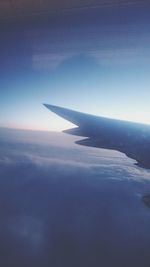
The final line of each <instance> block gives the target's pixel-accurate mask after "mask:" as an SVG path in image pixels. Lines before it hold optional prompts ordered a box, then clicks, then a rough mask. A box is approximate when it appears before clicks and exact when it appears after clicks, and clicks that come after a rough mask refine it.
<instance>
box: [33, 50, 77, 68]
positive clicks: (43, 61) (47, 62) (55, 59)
mask: <svg viewBox="0 0 150 267" xmlns="http://www.w3.org/2000/svg"><path fill="white" fill-rule="evenodd" d="M72 56H73V55H72V54H71V53H48V54H34V55H33V57H32V67H33V69H34V70H53V69H56V68H57V67H58V66H59V65H60V64H61V63H63V62H64V61H66V60H67V59H69V58H70V57H72Z"/></svg>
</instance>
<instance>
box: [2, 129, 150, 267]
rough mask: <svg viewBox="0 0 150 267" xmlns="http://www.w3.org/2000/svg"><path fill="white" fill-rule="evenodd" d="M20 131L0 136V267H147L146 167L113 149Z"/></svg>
mask: <svg viewBox="0 0 150 267" xmlns="http://www.w3.org/2000/svg"><path fill="white" fill-rule="evenodd" d="M26 135H28V137H29V135H30V133H29V132H28V134H27V132H26ZM31 135H32V136H33V135H34V133H33V132H32V133H31ZM40 135H41V138H42V133H41V134H40ZM8 136H10V138H8ZM18 136H19V132H18ZM21 136H22V137H23V135H21V133H20V140H19V141H17V140H16V139H15V138H12V131H10V133H9V131H7V138H6V135H5V138H4V137H3V138H2V135H1V141H0V143H1V148H2V149H1V152H0V203H1V204H0V217H1V222H0V264H1V265H3V266H4V265H5V266H10V265H11V264H13V265H14V266H16V267H19V266H25V267H26V266H32V267H34V266H36V267H37V266H45V267H46V266H53V267H56V266H66V267H69V266H89V267H90V266H97V267H98V266H100V265H102V266H104V267H108V266H110V265H112V266H137V267H138V266H139V267H141V266H142V264H143V266H147V267H148V266H149V264H150V262H149V245H150V234H149V219H150V213H149V210H148V208H145V207H144V205H143V203H142V202H141V196H142V195H143V194H145V193H147V192H148V190H150V184H149V179H150V174H149V172H148V171H144V170H141V169H139V168H137V167H135V166H134V165H133V163H132V161H130V160H128V159H127V158H126V157H124V156H122V155H121V154H120V153H117V152H116V153H115V152H114V153H112V152H111V153H110V152H109V151H103V150H97V149H88V148H85V149H84V148H82V147H81V148H80V147H78V148H76V146H75V147H74V146H71V145H70V146H69V147H66V148H65V147H61V146H59V145H57V146H56V145H54V144H53V145H52V143H51V145H50V144H49V143H47V145H45V144H44V143H41V141H40V140H41V138H39V142H38V140H37V141H36V142H29V138H27V140H28V141H27V140H26V142H25V139H24V138H23V139H22V141H21ZM35 136H37V134H36V133H35ZM44 136H45V134H44V133H43V137H44ZM47 137H49V138H50V139H51V140H52V139H53V137H52V138H51V135H50V134H49V133H47ZM10 139H11V141H10ZM12 139H14V141H13V140H12ZM31 140H32V138H31ZM142 178H144V179H143V180H142ZM131 251H132V253H131Z"/></svg>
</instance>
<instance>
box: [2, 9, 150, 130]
mask: <svg viewBox="0 0 150 267" xmlns="http://www.w3.org/2000/svg"><path fill="white" fill-rule="evenodd" d="M149 7H150V6H149V4H147V5H145V4H140V5H127V6H119V5H118V6H117V5H114V6H113V4H112V5H110V6H109V7H107V8H106V7H105V8H95V9H92V8H89V9H77V10H70V11H68V12H58V13H54V14H51V15H50V16H49V17H45V18H44V17H43V18H40V19H39V21H34V20H29V21H28V22H27V20H26V21H25V20H23V21H22V22H19V23H15V22H14V23H10V22H7V23H6V22H5V23H3V25H2V27H1V31H0V34H1V44H0V58H1V60H0V71H1V78H0V84H1V88H0V107H1V117H0V126H1V127H11V128H23V129H39V130H62V129H65V128H66V127H69V126H70V124H69V123H67V122H65V121H64V120H62V119H59V118H57V116H55V115H54V114H51V113H50V112H49V111H48V110H46V109H45V107H44V106H42V103H49V104H54V105H60V106H63V107H67V108H71V109H76V110H79V111H83V112H87V113H91V114H95V115H100V116H107V117H112V118H119V119H126V120H132V121H140V122H145V123H150V108H149V99H150V76H149V71H150V60H149V59H150V48H149V47H150V34H149V25H150V18H149V11H150V10H149Z"/></svg>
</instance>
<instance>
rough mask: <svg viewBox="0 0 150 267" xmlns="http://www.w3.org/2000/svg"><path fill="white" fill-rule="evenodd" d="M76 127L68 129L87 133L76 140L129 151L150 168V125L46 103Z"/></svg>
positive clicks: (75, 132) (84, 143) (127, 152)
mask: <svg viewBox="0 0 150 267" xmlns="http://www.w3.org/2000/svg"><path fill="white" fill-rule="evenodd" d="M44 106H46V107H47V108H48V109H49V110H51V111H52V112H54V113H56V114H57V115H59V116H60V117H62V118H64V119H66V120H68V121H70V122H72V123H73V124H75V125H76V126H77V127H76V128H73V129H69V130H65V131H64V132H65V133H69V134H72V135H78V136H83V137H86V138H85V139H83V140H80V141H77V142H76V143H77V144H80V145H84V146H91V147H98V148H105V149H112V150H117V151H120V152H122V153H124V154H126V155H127V156H128V157H130V158H132V159H134V160H136V161H137V164H138V165H139V166H141V167H144V168H150V126H149V125H145V124H140V123H135V122H128V121H122V120H116V119H110V118H105V117H99V116H94V115H90V114H86V113H81V112H78V111H73V110H70V109H66V108H62V107H58V106H53V105H48V104H44Z"/></svg>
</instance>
